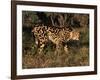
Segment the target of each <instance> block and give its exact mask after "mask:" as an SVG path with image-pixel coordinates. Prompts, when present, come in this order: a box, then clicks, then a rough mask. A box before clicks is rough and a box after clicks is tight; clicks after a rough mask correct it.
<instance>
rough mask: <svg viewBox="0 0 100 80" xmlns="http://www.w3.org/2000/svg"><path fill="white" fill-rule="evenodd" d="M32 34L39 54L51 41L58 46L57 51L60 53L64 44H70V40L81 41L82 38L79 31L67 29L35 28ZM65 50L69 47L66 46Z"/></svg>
mask: <svg viewBox="0 0 100 80" xmlns="http://www.w3.org/2000/svg"><path fill="white" fill-rule="evenodd" d="M32 32H33V34H34V36H35V43H36V44H37V45H38V47H39V53H42V51H43V48H44V46H45V45H46V44H47V43H48V41H51V42H53V43H54V44H55V45H56V50H55V51H59V49H60V47H61V46H62V45H63V43H64V42H68V41H69V40H79V37H80V34H79V32H78V31H74V30H71V29H69V28H66V27H62V28H58V27H48V26H35V27H34V28H33V30H32ZM65 49H67V45H65V47H64V50H65ZM65 51H66V50H65Z"/></svg>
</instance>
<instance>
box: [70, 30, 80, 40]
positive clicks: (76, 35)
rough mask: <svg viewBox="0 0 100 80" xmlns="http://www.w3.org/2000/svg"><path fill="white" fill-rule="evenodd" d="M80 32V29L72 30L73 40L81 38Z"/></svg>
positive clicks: (71, 37)
mask: <svg viewBox="0 0 100 80" xmlns="http://www.w3.org/2000/svg"><path fill="white" fill-rule="evenodd" d="M79 37H80V33H79V32H78V31H71V32H70V39H71V40H79Z"/></svg>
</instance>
